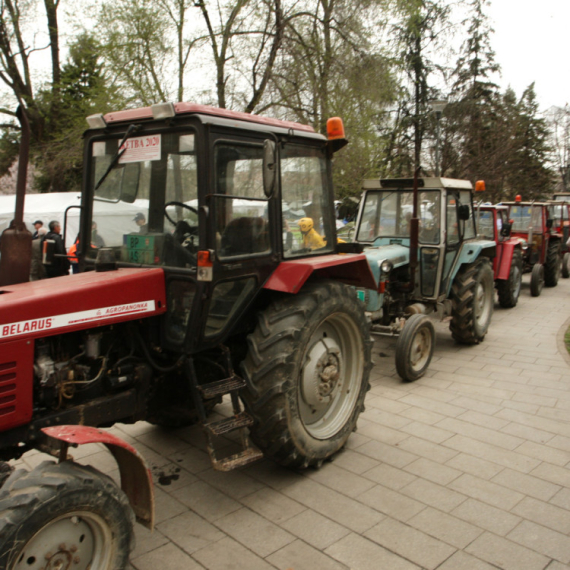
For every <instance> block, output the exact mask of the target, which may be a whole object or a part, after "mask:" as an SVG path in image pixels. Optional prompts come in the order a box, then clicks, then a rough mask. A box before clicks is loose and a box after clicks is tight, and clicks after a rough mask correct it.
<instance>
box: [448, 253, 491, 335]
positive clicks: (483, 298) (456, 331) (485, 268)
mask: <svg viewBox="0 0 570 570" xmlns="http://www.w3.org/2000/svg"><path fill="white" fill-rule="evenodd" d="M494 294H495V283H494V277H493V270H492V269H491V264H490V263H489V260H488V259H487V258H486V257H480V258H479V259H477V261H475V262H473V263H469V264H467V265H464V266H463V267H461V269H460V270H459V273H458V274H457V276H456V277H455V280H454V281H453V285H452V286H451V323H450V324H449V328H450V329H451V336H453V338H454V339H455V340H456V341H457V342H460V343H462V344H479V343H480V342H481V341H482V340H483V339H484V338H485V335H486V334H487V330H488V329H489V325H490V324H491V317H492V316H493V304H494Z"/></svg>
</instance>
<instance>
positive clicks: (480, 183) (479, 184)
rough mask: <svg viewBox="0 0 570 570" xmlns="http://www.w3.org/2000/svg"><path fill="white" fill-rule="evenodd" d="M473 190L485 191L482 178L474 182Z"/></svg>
mask: <svg viewBox="0 0 570 570" xmlns="http://www.w3.org/2000/svg"><path fill="white" fill-rule="evenodd" d="M475 192H485V181H484V180H477V182H475Z"/></svg>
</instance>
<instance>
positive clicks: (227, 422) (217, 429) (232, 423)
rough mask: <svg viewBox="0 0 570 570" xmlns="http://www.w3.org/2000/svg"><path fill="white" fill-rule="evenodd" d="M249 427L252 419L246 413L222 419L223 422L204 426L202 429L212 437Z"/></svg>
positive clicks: (219, 421)
mask: <svg viewBox="0 0 570 570" xmlns="http://www.w3.org/2000/svg"><path fill="white" fill-rule="evenodd" d="M251 425H253V418H252V417H251V416H250V415H249V414H248V413H247V412H240V413H239V414H236V415H235V416H230V417H229V418H224V419H223V420H218V421H216V422H210V423H208V424H204V427H205V428H206V429H207V430H208V431H209V432H210V433H211V434H212V435H223V434H225V433H229V432H231V431H234V430H237V429H241V428H245V427H248V426H251Z"/></svg>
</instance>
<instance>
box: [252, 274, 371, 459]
mask: <svg viewBox="0 0 570 570" xmlns="http://www.w3.org/2000/svg"><path fill="white" fill-rule="evenodd" d="M258 319H259V320H258V325H257V327H256V329H255V331H254V332H253V333H252V334H251V335H249V337H248V344H249V350H248V354H247V356H246V358H245V360H244V362H243V363H242V369H243V372H244V376H245V379H246V382H247V388H246V389H245V390H244V391H243V393H242V398H243V400H244V402H245V405H246V408H247V410H248V411H249V413H250V414H251V415H252V416H253V418H254V419H255V423H254V425H253V426H252V427H251V428H250V431H251V437H252V439H253V441H254V442H255V443H256V444H257V445H258V447H259V448H260V449H261V450H262V451H263V452H264V453H265V455H266V456H268V457H271V458H272V459H274V460H275V461H277V462H278V463H281V464H282V465H286V466H291V467H308V466H310V465H313V466H319V465H320V464H321V463H322V462H323V461H324V460H325V459H327V458H329V457H331V456H332V455H333V454H334V453H336V452H337V451H338V450H339V449H341V448H342V447H343V445H344V444H345V443H346V440H347V439H348V437H349V435H350V434H351V432H352V431H354V429H355V428H356V421H357V419H358V416H359V415H360V412H361V411H362V410H363V409H364V397H365V395H366V391H367V390H368V389H369V388H370V385H369V383H368V377H369V374H370V368H371V359H370V352H371V345H372V341H371V339H370V332H369V326H368V323H367V321H366V317H365V315H364V310H363V308H362V306H361V304H360V302H359V301H358V300H357V298H356V294H355V292H354V290H353V289H352V288H351V287H348V286H346V285H343V284H341V283H337V282H321V283H314V284H309V285H308V286H306V287H305V288H304V289H303V290H302V291H301V292H300V293H299V294H297V295H295V296H291V295H289V296H286V297H285V296H283V297H279V298H278V299H275V300H274V301H273V302H272V303H271V304H270V305H269V306H268V307H267V308H266V309H265V310H264V311H263V312H262V313H260V314H259V317H258Z"/></svg>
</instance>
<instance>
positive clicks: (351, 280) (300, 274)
mask: <svg viewBox="0 0 570 570" xmlns="http://www.w3.org/2000/svg"><path fill="white" fill-rule="evenodd" d="M313 273H315V274H316V275H317V276H318V277H320V278H325V279H333V280H336V281H341V282H343V283H347V284H348V285H354V286H358V287H365V288H367V289H376V281H375V280H374V276H373V275H372V271H371V270H370V266H369V265H368V261H367V260H366V256H365V255H364V254H363V253H358V254H343V255H324V256H322V257H307V258H304V259H292V260H290V261H283V262H282V263H280V264H279V265H278V267H277V269H276V270H275V271H274V272H273V274H272V275H271V277H270V278H269V279H268V280H267V282H266V283H265V285H264V288H265V289H271V290H272V291H282V292H284V293H298V292H299V291H300V290H301V288H302V287H303V285H304V284H305V282H306V281H307V279H308V278H309V277H310V276H311V275H312V274H313Z"/></svg>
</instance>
